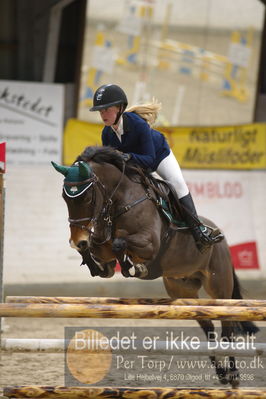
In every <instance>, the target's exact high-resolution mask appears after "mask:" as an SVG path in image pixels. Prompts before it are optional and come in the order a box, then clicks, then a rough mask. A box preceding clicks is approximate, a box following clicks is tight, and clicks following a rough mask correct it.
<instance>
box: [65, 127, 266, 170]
mask: <svg viewBox="0 0 266 399" xmlns="http://www.w3.org/2000/svg"><path fill="white" fill-rule="evenodd" d="M102 128H103V125H98V124H92V123H88V122H82V121H78V120H75V119H70V120H69V121H68V123H67V126H66V130H65V139H64V163H65V164H67V165H68V164H71V163H72V162H74V160H75V158H76V157H77V156H78V155H79V154H80V153H81V152H82V151H83V150H84V148H85V147H86V146H91V145H101V131H102ZM158 130H160V131H161V132H162V133H163V134H164V135H165V137H166V138H167V140H168V143H169V145H170V147H171V149H172V150H173V152H174V154H175V155H176V157H177V159H178V161H179V163H180V165H181V167H182V168H187V169H240V170H241V169H242V170H243V169H246V170H247V169H266V124H259V123H257V124H250V125H238V126H218V127H216V126H215V127H188V128H182V127H162V128H158Z"/></svg>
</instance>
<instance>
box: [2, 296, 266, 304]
mask: <svg viewBox="0 0 266 399" xmlns="http://www.w3.org/2000/svg"><path fill="white" fill-rule="evenodd" d="M6 303H51V304H52V303H58V304H60V303H61V304H67V303H69V304H71V303H72V304H88V305H89V304H91V305H108V304H109V305H111V304H119V305H152V306H154V305H166V306H168V305H176V306H183V305H185V306H190V305H191V306H194V305H197V306H244V307H251V306H252V307H260V306H262V307H266V300H264V299H207V298H201V299H196V298H182V299H170V298H117V297H70V296H60V297H58V296H57V297H48V296H7V297H6Z"/></svg>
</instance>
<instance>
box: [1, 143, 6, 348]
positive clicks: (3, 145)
mask: <svg viewBox="0 0 266 399" xmlns="http://www.w3.org/2000/svg"><path fill="white" fill-rule="evenodd" d="M5 170H6V143H0V302H3V297H4V289H3V267H4V266H3V263H4V208H5V206H4V204H5V191H4V173H5ZM1 331H2V320H1V316H0V342H1Z"/></svg>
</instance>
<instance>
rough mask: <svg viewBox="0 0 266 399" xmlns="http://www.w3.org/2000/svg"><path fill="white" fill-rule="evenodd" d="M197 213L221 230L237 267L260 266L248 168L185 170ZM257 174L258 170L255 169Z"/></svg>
mask: <svg viewBox="0 0 266 399" xmlns="http://www.w3.org/2000/svg"><path fill="white" fill-rule="evenodd" d="M183 172H184V177H185V180H186V182H187V184H188V187H189V190H190V192H191V194H192V197H193V198H194V201H195V203H196V207H197V210H198V213H199V214H200V215H202V216H205V217H207V218H208V219H211V220H212V221H213V222H214V223H215V224H217V226H219V227H220V228H221V229H222V231H223V232H224V234H225V236H226V239H227V241H228V243H229V245H230V251H231V256H232V260H233V264H234V267H235V268H236V269H259V268H260V267H259V260H258V248H257V236H256V229H255V220H254V214H253V213H252V212H251V211H250V210H251V209H252V208H253V206H254V204H253V203H252V197H251V196H250V192H252V191H253V190H252V181H253V179H254V173H256V172H252V173H250V172H248V171H223V170H220V171H218V172H217V171H214V170H213V171H211V170H208V171H207V170H201V171H199V170H193V171H192V170H184V171H183ZM257 173H259V172H257Z"/></svg>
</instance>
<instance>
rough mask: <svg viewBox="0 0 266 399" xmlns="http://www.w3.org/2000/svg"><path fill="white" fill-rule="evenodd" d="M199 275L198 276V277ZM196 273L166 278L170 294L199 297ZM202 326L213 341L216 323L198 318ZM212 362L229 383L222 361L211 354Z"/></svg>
mask: <svg viewBox="0 0 266 399" xmlns="http://www.w3.org/2000/svg"><path fill="white" fill-rule="evenodd" d="M197 277H198V278H197ZM197 277H196V275H195V278H192V277H190V278H184V279H172V278H165V277H164V279H163V281H164V286H165V289H166V291H167V293H168V295H169V296H170V297H171V298H172V299H178V298H198V292H199V289H200V288H201V279H200V277H199V276H197ZM197 322H198V323H199V325H200V327H201V328H202V330H203V332H204V334H205V336H206V338H207V340H208V341H209V342H213V341H214V340H215V332H214V324H213V322H212V321H211V320H197ZM210 361H211V364H212V365H213V367H214V369H215V372H216V374H217V376H218V378H219V381H220V382H221V383H222V384H227V383H228V382H229V381H228V379H227V373H228V370H227V369H226V368H223V367H222V362H220V361H219V359H216V357H215V356H210Z"/></svg>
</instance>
